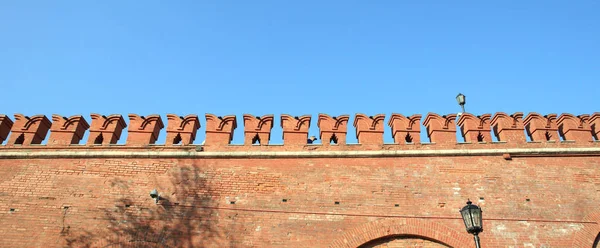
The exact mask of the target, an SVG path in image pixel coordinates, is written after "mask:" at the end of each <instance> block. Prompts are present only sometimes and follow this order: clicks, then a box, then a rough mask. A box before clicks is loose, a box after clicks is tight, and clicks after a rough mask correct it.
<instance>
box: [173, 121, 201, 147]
mask: <svg viewBox="0 0 600 248" xmlns="http://www.w3.org/2000/svg"><path fill="white" fill-rule="evenodd" d="M167 120H168V123H167V141H166V143H165V145H176V144H178V143H180V144H181V145H190V144H192V143H193V142H194V140H195V139H196V132H197V131H198V129H200V121H199V120H198V116H197V115H191V114H190V115H186V116H185V117H184V116H178V115H176V114H167Z"/></svg>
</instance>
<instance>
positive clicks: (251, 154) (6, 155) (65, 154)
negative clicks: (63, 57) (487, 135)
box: [0, 147, 600, 159]
mask: <svg viewBox="0 0 600 248" xmlns="http://www.w3.org/2000/svg"><path fill="white" fill-rule="evenodd" d="M505 154H510V156H511V157H515V156H570V155H580V156H600V147H569V148H506V149H462V150H455V149H446V150H377V151H229V152H205V151H196V150H143V151H135V150H124V151H118V150H80V151H78V150H68V151H66V150H55V151H44V150H8V149H7V150H0V159H31V158H40V159H44V158H189V159H195V158H200V159H201V158H224V159H227V158H307V157H311V158H357V157H361V158H365V157H375V158H376V157H423V156H425V157H432V156H433V157H435V156H496V155H500V156H502V155H505Z"/></svg>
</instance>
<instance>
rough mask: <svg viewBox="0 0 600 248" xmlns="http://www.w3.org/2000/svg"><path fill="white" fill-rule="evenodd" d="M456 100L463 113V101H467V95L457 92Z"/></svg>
mask: <svg viewBox="0 0 600 248" xmlns="http://www.w3.org/2000/svg"><path fill="white" fill-rule="evenodd" d="M456 101H457V102H458V105H460V107H461V108H462V112H463V113H464V112H465V103H467V97H466V96H465V95H463V94H462V93H458V96H456Z"/></svg>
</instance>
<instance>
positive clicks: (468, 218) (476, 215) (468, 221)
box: [460, 200, 483, 248]
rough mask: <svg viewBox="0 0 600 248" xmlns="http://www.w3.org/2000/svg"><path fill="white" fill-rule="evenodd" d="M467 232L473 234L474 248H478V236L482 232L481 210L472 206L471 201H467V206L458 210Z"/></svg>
mask: <svg viewBox="0 0 600 248" xmlns="http://www.w3.org/2000/svg"><path fill="white" fill-rule="evenodd" d="M460 214H461V215H462V218H463V221H464V222H465V227H466V228H467V232H468V233H470V234H473V238H474V239H475V247H477V248H480V245H479V236H477V235H478V234H479V233H480V232H483V222H482V219H481V208H480V207H478V206H477V205H473V204H472V202H471V200H467V205H466V206H464V207H463V208H462V209H461V210H460Z"/></svg>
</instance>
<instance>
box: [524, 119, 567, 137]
mask: <svg viewBox="0 0 600 248" xmlns="http://www.w3.org/2000/svg"><path fill="white" fill-rule="evenodd" d="M556 116H557V115H556V114H547V115H544V116H542V115H540V114H538V113H529V114H528V115H527V117H525V120H523V124H524V125H525V130H526V131H527V135H529V138H531V140H532V141H559V140H560V139H559V137H558V125H557V124H556V120H557V118H556Z"/></svg>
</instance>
